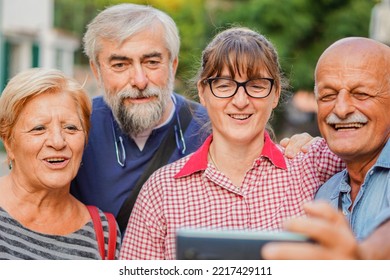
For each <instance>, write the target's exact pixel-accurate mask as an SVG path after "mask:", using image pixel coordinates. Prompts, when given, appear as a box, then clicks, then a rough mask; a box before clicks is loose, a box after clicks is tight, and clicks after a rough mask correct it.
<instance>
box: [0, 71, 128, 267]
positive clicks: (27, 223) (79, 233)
mask: <svg viewBox="0 0 390 280" xmlns="http://www.w3.org/2000/svg"><path fill="white" fill-rule="evenodd" d="M90 114H91V103H90V99H89V96H88V95H87V93H86V92H85V91H84V90H83V89H82V87H81V85H80V84H79V83H78V82H77V81H75V80H73V79H71V78H69V77H66V76H65V75H64V74H63V73H62V72H60V71H58V70H50V69H41V68H34V69H29V70H27V71H24V72H21V73H19V74H18V75H16V76H15V77H14V78H12V79H11V80H10V81H9V83H8V85H7V86H6V88H5V89H4V91H3V93H2V95H1V97H0V137H1V140H2V141H3V143H4V146H5V149H6V152H7V160H8V163H9V167H10V172H9V174H8V175H6V176H3V177H1V178H0V247H1V250H0V259H102V258H108V259H113V258H116V257H117V256H118V253H119V244H120V233H119V231H117V230H116V223H115V220H114V223H112V218H111V215H110V214H108V213H103V212H102V211H100V210H98V209H97V208H94V207H91V206H88V207H87V206H85V205H84V204H82V203H81V202H80V201H78V200H77V199H76V198H74V197H73V196H72V195H71V194H70V193H69V190H70V182H71V180H72V179H73V178H74V177H75V176H76V174H77V171H78V169H79V167H80V162H81V158H82V154H83V150H84V147H85V145H86V141H87V139H88V132H89V128H90V120H89V119H90ZM91 215H92V216H91ZM91 217H93V218H94V219H91ZM99 223H100V224H99ZM110 229H111V233H109V231H110ZM109 240H110V241H109ZM105 243H108V244H111V245H110V246H108V245H106V246H105ZM108 248H110V249H108Z"/></svg>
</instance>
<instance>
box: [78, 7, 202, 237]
mask: <svg viewBox="0 0 390 280" xmlns="http://www.w3.org/2000/svg"><path fill="white" fill-rule="evenodd" d="M83 40H84V51H85V53H86V55H87V56H88V57H89V59H90V66H91V69H92V72H93V74H94V76H95V78H96V80H97V81H98V83H99V86H100V87H101V88H102V89H103V90H104V93H103V96H98V97H96V98H94V100H93V112H92V128H91V132H90V136H89V141H88V144H87V146H86V149H85V152H84V155H83V161H82V166H81V168H80V170H79V173H78V175H77V177H76V179H75V180H74V182H73V184H72V190H71V191H72V193H73V194H74V195H75V196H76V197H77V198H78V199H80V200H81V201H83V202H84V203H85V204H92V205H96V206H98V207H99V208H100V209H102V210H104V211H106V212H111V213H113V214H114V215H115V216H116V217H117V220H118V224H119V226H120V227H121V229H122V231H123V229H124V228H125V227H126V224H127V221H128V218H129V215H130V212H131V208H132V204H133V203H134V201H135V198H136V196H137V193H138V191H139V189H140V188H141V186H142V183H143V182H144V181H145V180H146V179H147V178H148V175H150V173H151V172H152V171H154V170H155V169H157V168H158V167H160V166H162V165H164V164H166V163H170V162H173V161H175V160H177V159H179V158H181V157H183V156H185V155H188V154H189V153H191V152H193V151H195V150H196V149H197V148H198V147H199V146H200V145H201V143H202V142H203V140H204V138H205V137H206V136H207V133H202V132H201V128H202V126H203V125H204V123H205V122H207V121H208V116H207V113H206V110H205V109H204V108H203V107H202V106H201V105H200V104H198V103H195V102H193V101H190V100H187V99H185V98H184V97H183V96H181V95H179V94H177V93H174V92H173V88H174V78H175V73H176V69H177V66H178V54H179V48H180V38H179V35H178V30H177V27H176V24H175V23H174V21H173V20H172V19H171V18H170V17H169V16H168V15H167V14H165V13H163V12H161V11H159V10H157V9H154V8H152V7H150V6H143V5H135V4H120V5H116V6H112V7H110V8H107V9H106V10H104V11H102V12H101V13H100V14H98V15H97V16H96V17H95V19H93V20H92V21H91V23H90V24H89V25H88V27H87V31H86V33H85V35H84V39H83ZM125 201H126V203H125ZM122 205H125V206H122ZM121 207H122V208H121Z"/></svg>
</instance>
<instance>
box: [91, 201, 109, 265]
mask: <svg viewBox="0 0 390 280" xmlns="http://www.w3.org/2000/svg"><path fill="white" fill-rule="evenodd" d="M87 208H88V211H89V214H90V215H91V218H92V222H93V228H94V229H95V234H96V240H97V243H98V247H99V253H100V256H101V257H102V260H104V259H105V253H104V235H103V227H102V221H101V220H100V215H99V211H98V209H97V208H96V207H95V206H92V205H87Z"/></svg>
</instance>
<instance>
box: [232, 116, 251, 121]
mask: <svg viewBox="0 0 390 280" xmlns="http://www.w3.org/2000/svg"><path fill="white" fill-rule="evenodd" d="M251 116H252V115H251V114H250V115H248V114H239V115H236V114H230V115H229V117H231V118H233V119H235V120H240V121H242V120H246V119H249V118H250V117H251Z"/></svg>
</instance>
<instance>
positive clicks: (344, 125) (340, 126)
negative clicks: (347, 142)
mask: <svg viewBox="0 0 390 280" xmlns="http://www.w3.org/2000/svg"><path fill="white" fill-rule="evenodd" d="M330 125H331V126H332V127H333V128H334V129H335V130H337V131H340V130H354V129H359V128H361V127H363V126H365V125H366V124H365V123H336V124H330Z"/></svg>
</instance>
